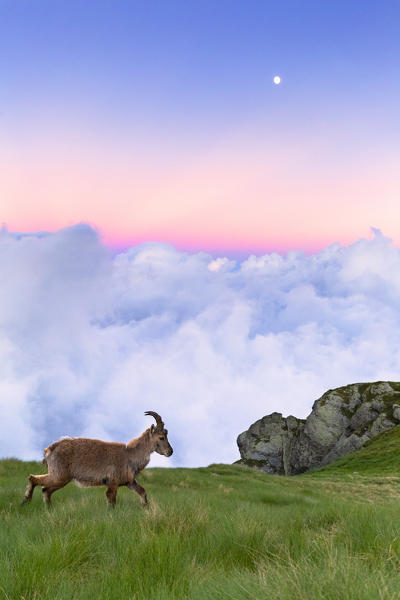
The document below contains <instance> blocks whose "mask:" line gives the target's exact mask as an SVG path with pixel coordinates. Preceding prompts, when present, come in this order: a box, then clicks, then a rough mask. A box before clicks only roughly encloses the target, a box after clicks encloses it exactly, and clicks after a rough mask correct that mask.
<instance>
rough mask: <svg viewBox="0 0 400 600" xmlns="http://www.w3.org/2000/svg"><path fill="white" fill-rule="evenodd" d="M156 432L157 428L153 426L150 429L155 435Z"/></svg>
mask: <svg viewBox="0 0 400 600" xmlns="http://www.w3.org/2000/svg"><path fill="white" fill-rule="evenodd" d="M154 430H155V427H154V425H152V426H151V427H150V433H154Z"/></svg>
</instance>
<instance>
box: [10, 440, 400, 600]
mask: <svg viewBox="0 0 400 600" xmlns="http://www.w3.org/2000/svg"><path fill="white" fill-rule="evenodd" d="M42 468H43V466H42V465H39V464H38V463H23V462H20V461H16V460H4V461H1V462H0V598H4V599H9V600H11V599H13V600H14V599H21V600H22V599H24V600H33V599H37V600H39V599H40V600H50V599H51V600H61V599H69V600H70V599H89V598H95V597H98V598H104V599H114V598H115V599H117V598H118V600H120V599H131V600H142V599H146V600H147V599H148V600H169V599H170V598H171V599H172V598H175V599H177V600H184V599H193V600H197V599H198V600H201V599H218V598H224V599H225V598H226V599H230V600H232V599H236V600H242V599H243V600H244V599H248V600H250V599H251V600H254V599H260V600H261V599H265V598H268V599H269V600H278V599H279V600H285V599H289V598H290V599H304V600H305V599H307V600H309V599H312V600H314V599H315V600H318V599H321V600H322V599H323V600H330V599H335V600H336V599H337V600H339V599H346V600H347V599H349V600H352V599H360V600H361V599H371V600H376V599H393V600H394V599H399V598H400V519H399V509H400V430H399V431H398V430H397V429H395V430H393V431H391V432H389V433H387V434H384V435H382V436H379V437H378V438H376V439H375V440H374V441H372V442H370V443H369V444H368V445H367V447H365V448H363V449H362V450H360V451H358V452H356V453H354V454H353V455H349V456H348V457H345V458H344V459H341V460H340V461H337V462H336V463H334V464H333V465H330V466H329V467H326V468H324V469H320V470H319V471H315V472H313V473H308V474H305V475H301V476H296V477H291V478H283V477H277V476H273V475H265V474H263V473H260V472H257V471H252V470H251V469H247V468H245V467H241V466H236V465H234V466H227V465H212V466H211V467H208V468H203V469H149V470H147V471H144V473H143V474H142V476H141V477H140V481H141V482H142V483H143V485H144V486H145V487H146V489H147V491H148V494H149V497H150V499H151V504H150V507H149V508H148V509H142V508H141V507H140V505H139V499H138V497H137V495H136V494H132V493H131V492H129V491H128V490H127V489H121V490H120V491H119V494H118V504H117V508H116V509H115V510H114V511H113V510H110V509H107V507H106V505H105V498H104V488H99V489H89V490H80V489H77V488H76V487H74V486H72V485H69V486H67V487H66V488H65V489H63V490H60V491H59V492H57V493H56V494H55V495H54V497H53V508H52V509H51V510H46V509H45V507H44V506H43V505H42V500H41V497H40V496H41V494H40V492H39V490H37V491H36V493H35V496H34V499H33V501H32V503H31V504H30V505H26V506H24V507H21V506H20V505H19V502H20V500H21V498H22V496H23V492H24V487H25V483H26V477H27V475H28V474H29V473H31V472H35V473H39V472H42ZM354 471H358V474H354Z"/></svg>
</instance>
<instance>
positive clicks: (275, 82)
mask: <svg viewBox="0 0 400 600" xmlns="http://www.w3.org/2000/svg"><path fill="white" fill-rule="evenodd" d="M280 82H281V78H280V77H279V75H275V77H274V84H275V85H279V84H280Z"/></svg>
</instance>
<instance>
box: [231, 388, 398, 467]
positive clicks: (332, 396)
mask: <svg viewBox="0 0 400 600" xmlns="http://www.w3.org/2000/svg"><path fill="white" fill-rule="evenodd" d="M399 423H400V383H396V382H392V381H378V382H375V383H354V384H352V385H347V386H345V387H340V388H336V389H334V390H329V391H328V392H326V393H325V394H324V395H323V396H322V397H321V398H319V400H316V402H314V405H313V407H312V411H311V414H310V415H309V416H308V417H307V419H297V418H296V417H292V416H289V417H282V415H281V414H280V413H276V412H275V413H272V414H271V415H267V416H266V417H263V418H262V419H260V420H259V421H256V422H255V423H253V425H251V427H250V428H249V429H248V430H247V431H245V432H243V433H241V434H240V435H239V437H238V439H237V443H238V446H239V451H240V456H241V457H242V458H241V460H239V461H238V463H241V464H245V465H247V466H249V467H253V468H256V469H260V470H261V471H265V472H266V473H275V474H277V475H295V474H297V473H303V472H304V471H308V470H310V469H314V468H316V467H320V466H323V465H327V464H329V463H330V462H332V461H334V460H336V459H337V458H339V457H340V456H344V455H345V454H347V453H348V452H352V451H353V450H357V449H358V448H360V447H361V446H362V445H363V444H364V443H365V442H366V441H367V440H369V439H370V438H371V437H373V436H374V435H377V434H378V433H381V432H382V431H386V430H388V429H391V428H392V427H394V426H395V425H398V424H399Z"/></svg>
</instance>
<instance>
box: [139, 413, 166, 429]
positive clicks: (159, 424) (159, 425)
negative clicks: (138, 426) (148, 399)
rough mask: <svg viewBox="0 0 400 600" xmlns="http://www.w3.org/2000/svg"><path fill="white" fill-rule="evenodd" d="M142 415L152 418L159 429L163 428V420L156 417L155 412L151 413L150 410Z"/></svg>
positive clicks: (158, 416)
mask: <svg viewBox="0 0 400 600" xmlns="http://www.w3.org/2000/svg"><path fill="white" fill-rule="evenodd" d="M144 414H145V415H149V416H150V417H154V418H155V420H156V423H157V427H159V428H160V429H163V428H164V423H163V420H162V418H161V417H160V415H158V414H157V413H156V412H153V411H152V410H146V412H145V413H144Z"/></svg>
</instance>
